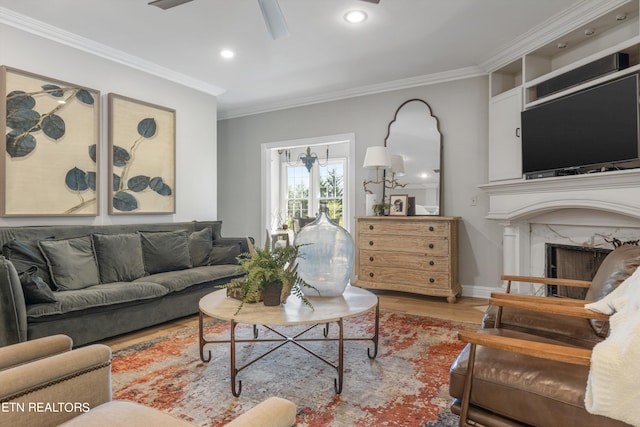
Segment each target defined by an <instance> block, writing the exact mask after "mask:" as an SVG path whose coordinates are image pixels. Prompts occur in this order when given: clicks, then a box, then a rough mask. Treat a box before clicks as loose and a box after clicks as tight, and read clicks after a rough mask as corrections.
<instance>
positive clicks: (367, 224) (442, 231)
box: [358, 220, 449, 236]
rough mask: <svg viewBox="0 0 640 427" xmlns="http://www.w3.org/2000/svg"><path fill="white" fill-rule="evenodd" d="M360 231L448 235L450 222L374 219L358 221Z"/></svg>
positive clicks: (411, 234) (364, 232)
mask: <svg viewBox="0 0 640 427" xmlns="http://www.w3.org/2000/svg"><path fill="white" fill-rule="evenodd" d="M358 233H360V234H361V235H364V234H389V235H393V236H400V235H404V234H406V235H410V236H448V235H449V223H448V222H444V221H411V220H407V221H374V220H368V221H367V220H363V221H359V222H358Z"/></svg>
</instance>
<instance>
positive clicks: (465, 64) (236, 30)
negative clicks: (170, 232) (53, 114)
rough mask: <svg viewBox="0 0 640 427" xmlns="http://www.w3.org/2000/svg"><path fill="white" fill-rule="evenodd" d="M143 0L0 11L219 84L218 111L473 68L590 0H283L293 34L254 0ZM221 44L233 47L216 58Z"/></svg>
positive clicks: (209, 85)
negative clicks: (160, 0)
mask: <svg viewBox="0 0 640 427" xmlns="http://www.w3.org/2000/svg"><path fill="white" fill-rule="evenodd" d="M148 1H149V0H0V18H4V19H0V22H8V23H10V24H11V25H15V26H19V25H20V26H22V27H23V28H28V29H30V31H33V32H38V31H40V32H43V33H45V34H48V35H49V36H50V37H52V38H55V37H58V36H61V35H62V36H64V37H61V38H65V39H66V40H71V41H70V42H69V41H68V43H69V44H74V43H77V44H79V45H84V46H85V48H86V46H89V47H91V49H95V50H98V51H100V50H102V51H103V52H106V53H104V54H107V55H111V56H114V55H115V56H118V55H122V57H123V58H124V59H126V60H125V62H127V60H128V61H129V62H133V60H136V61H137V60H139V61H141V62H140V63H141V64H142V66H143V68H148V69H152V70H155V71H156V72H157V73H158V74H161V75H168V76H169V75H171V76H173V77H174V78H176V79H177V80H179V81H182V82H184V83H185V84H187V85H189V86H192V87H196V88H198V89H200V90H204V91H206V92H209V93H214V94H216V95H219V97H218V110H219V117H220V118H225V117H236V116H240V115H245V114H251V113H255V112H260V111H268V110H273V109H278V108H285V107H288V106H294V105H301V104H308V103H313V102H320V101H323V100H328V99H338V98H341V97H346V96H350V95H357V94H362V93H367V92H368V93H371V92H375V91H380V90H384V88H388V87H391V86H393V85H394V84H396V85H399V84H400V83H403V84H405V85H407V84H410V83H411V82H420V81H428V79H429V77H428V76H433V75H441V74H442V73H444V72H451V71H454V74H455V73H457V74H458V75H465V74H469V75H473V74H474V73H475V74H479V73H481V72H483V71H486V70H483V69H481V68H480V66H481V65H482V64H483V62H485V61H487V60H488V59H489V58H491V57H492V56H494V55H497V54H499V53H500V51H501V49H504V48H506V47H507V46H509V45H510V44H511V43H513V41H514V40H516V39H517V38H518V36H520V35H522V34H524V33H527V32H528V31H529V30H531V29H532V28H534V27H536V26H539V25H540V24H541V23H542V22H544V21H545V20H547V19H549V18H550V17H552V16H554V15H556V14H558V13H559V12H561V11H563V10H564V9H567V8H568V7H570V6H572V5H573V6H574V7H575V6H576V4H579V3H585V2H589V1H592V0H584V1H578V2H576V0H381V1H380V4H378V5H375V4H371V3H367V2H363V1H358V0H280V6H281V8H282V11H283V13H284V15H285V18H286V20H287V23H288V26H289V32H290V35H289V36H288V37H286V38H283V39H279V40H272V39H271V38H270V37H269V35H268V33H267V30H266V28H265V25H264V21H263V19H262V15H261V13H260V8H259V5H258V2H257V0H194V1H192V2H190V3H186V4H183V5H181V6H178V7H175V8H173V9H169V10H162V9H159V8H157V7H153V6H149V5H147V2H148ZM354 8H358V9H362V10H365V11H366V13H367V14H368V15H369V19H368V21H367V22H366V23H364V24H360V25H356V26H354V25H349V24H347V23H346V22H345V21H344V20H343V18H342V17H343V15H344V13H345V12H346V11H347V10H350V9H354ZM7 16H10V19H7ZM23 22H26V23H24V24H23ZM69 33H71V34H69ZM222 48H231V49H233V50H235V52H236V57H235V58H234V59H233V60H223V59H222V58H220V56H219V51H220V49H222ZM7 65H11V64H7ZM138 65H140V64H138Z"/></svg>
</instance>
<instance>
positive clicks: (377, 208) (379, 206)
mask: <svg viewBox="0 0 640 427" xmlns="http://www.w3.org/2000/svg"><path fill="white" fill-rule="evenodd" d="M390 207H391V205H390V204H389V203H376V204H375V205H373V213H375V214H376V215H378V216H382V215H384V214H385V212H388V211H389V208H390Z"/></svg>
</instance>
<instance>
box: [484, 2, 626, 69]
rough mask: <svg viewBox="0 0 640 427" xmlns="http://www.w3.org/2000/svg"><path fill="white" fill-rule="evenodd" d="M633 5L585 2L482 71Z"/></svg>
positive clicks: (522, 39) (492, 59)
mask: <svg viewBox="0 0 640 427" xmlns="http://www.w3.org/2000/svg"><path fill="white" fill-rule="evenodd" d="M630 1H637V0H582V1H580V2H578V3H576V4H574V5H572V6H570V7H569V8H568V9H565V10H564V11H562V12H560V13H558V14H556V15H554V16H552V17H551V18H549V19H547V20H546V21H544V22H542V23H541V24H540V25H538V26H536V27H534V28H532V29H531V30H529V31H527V32H526V33H524V34H522V35H521V36H519V37H517V38H516V39H515V40H514V41H512V42H511V43H509V44H508V45H506V46H503V47H502V48H501V49H499V50H497V51H496V52H494V53H493V54H491V55H489V57H488V58H487V59H486V60H484V61H483V62H482V63H481V64H480V68H482V69H483V70H484V71H485V72H490V71H493V70H496V69H498V68H500V67H502V66H504V65H506V64H509V63H510V62H513V61H515V60H516V59H518V58H520V57H522V56H523V55H525V54H526V53H528V52H531V51H532V50H535V49H537V48H539V47H541V46H544V45H545V44H547V43H549V42H551V41H553V40H555V39H557V38H558V37H561V36H562V35H563V34H566V33H568V32H570V31H573V30H574V29H576V28H579V27H580V26H582V25H585V24H586V23H588V22H590V21H592V20H594V19H596V18H598V17H599V16H602V15H604V14H605V13H607V12H609V11H611V10H613V9H615V8H617V7H619V6H621V5H623V4H626V3H629V2H630Z"/></svg>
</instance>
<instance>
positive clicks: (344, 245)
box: [296, 203, 355, 297]
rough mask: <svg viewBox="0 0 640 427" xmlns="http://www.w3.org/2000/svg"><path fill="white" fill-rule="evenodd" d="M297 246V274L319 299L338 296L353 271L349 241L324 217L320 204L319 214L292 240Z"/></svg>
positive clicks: (325, 213) (334, 224)
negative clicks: (298, 257) (316, 291)
mask: <svg viewBox="0 0 640 427" xmlns="http://www.w3.org/2000/svg"><path fill="white" fill-rule="evenodd" d="M296 245H298V246H300V261H299V268H298V273H299V274H300V277H302V278H303V279H304V280H305V281H306V282H308V283H310V284H311V285H312V286H313V287H314V289H317V290H318V291H320V294H321V296H323V297H335V296H340V295H342V293H343V292H344V290H345V289H346V287H347V285H348V284H349V279H350V278H351V270H352V269H353V253H354V246H355V245H354V243H353V238H352V237H351V235H350V234H349V232H348V231H347V230H345V229H344V228H342V227H340V226H339V225H337V224H336V223H334V222H333V221H331V220H330V219H329V217H328V216H327V206H326V204H325V203H321V204H320V214H319V215H318V218H316V220H315V221H313V222H312V223H311V224H308V225H306V226H305V227H304V228H302V229H301V230H300V233H298V235H297V236H296Z"/></svg>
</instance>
